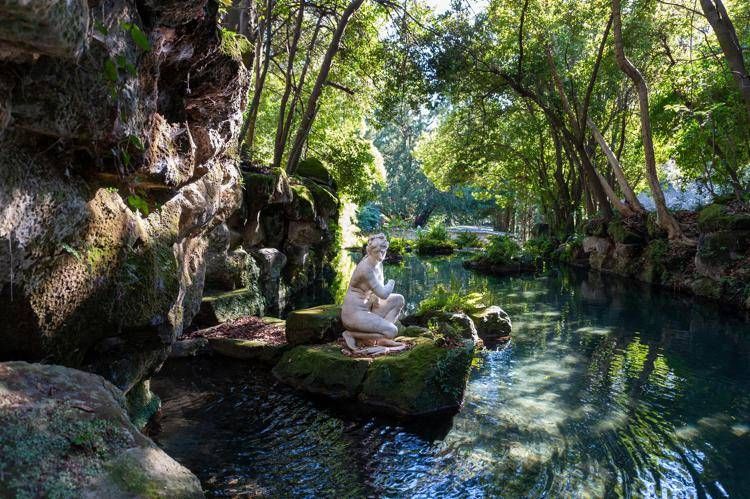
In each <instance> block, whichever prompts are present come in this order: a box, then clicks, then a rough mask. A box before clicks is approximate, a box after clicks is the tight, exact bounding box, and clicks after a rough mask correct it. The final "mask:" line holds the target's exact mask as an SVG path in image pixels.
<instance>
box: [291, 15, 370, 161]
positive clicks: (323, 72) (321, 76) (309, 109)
mask: <svg viewBox="0 0 750 499" xmlns="http://www.w3.org/2000/svg"><path fill="white" fill-rule="evenodd" d="M363 2H364V0H352V1H351V3H349V5H348V6H347V7H346V9H345V10H344V12H343V14H341V18H340V19H339V22H338V23H337V24H336V30H335V31H334V32H333V37H332V38H331V43H330V44H329V45H328V50H326V53H325V56H324V57H323V64H322V65H321V67H320V72H318V78H317V79H316V80H315V85H314V86H313V89H312V92H310V97H309V98H308V99H307V104H306V106H305V110H304V112H303V113H302V119H301V120H300V123H299V127H298V128H297V133H296V135H295V136H294V143H293V144H292V150H291V151H290V152H289V161H288V162H287V168H286V169H287V171H289V172H293V171H294V170H295V169H296V168H297V163H299V159H300V156H301V155H302V147H303V146H304V144H305V141H306V140H307V136H308V134H309V133H310V128H311V127H312V123H313V120H314V119H315V113H316V112H317V110H318V99H319V98H320V94H321V93H322V92H323V85H324V84H325V82H326V80H327V79H328V73H329V72H330V71H331V65H332V64H333V58H334V56H335V55H336V53H337V52H338V51H339V44H340V43H341V37H342V36H343V35H344V30H345V29H346V25H347V24H348V23H349V19H350V18H351V16H352V15H353V14H354V13H355V12H356V11H357V9H359V7H360V6H361V5H362V3H363Z"/></svg>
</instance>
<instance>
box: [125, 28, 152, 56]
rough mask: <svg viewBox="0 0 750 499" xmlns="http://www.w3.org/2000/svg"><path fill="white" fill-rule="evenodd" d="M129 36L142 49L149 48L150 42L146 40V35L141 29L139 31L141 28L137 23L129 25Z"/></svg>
mask: <svg viewBox="0 0 750 499" xmlns="http://www.w3.org/2000/svg"><path fill="white" fill-rule="evenodd" d="M130 37H131V38H132V39H133V41H134V42H135V44H136V45H138V46H139V47H140V48H142V49H143V50H151V44H150V43H149V41H148V37H147V36H146V34H145V33H144V32H143V31H141V28H139V27H138V25H137V24H132V25H131V27H130Z"/></svg>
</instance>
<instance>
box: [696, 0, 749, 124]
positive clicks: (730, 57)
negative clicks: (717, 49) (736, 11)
mask: <svg viewBox="0 0 750 499" xmlns="http://www.w3.org/2000/svg"><path fill="white" fill-rule="evenodd" d="M701 7H702V8H703V13H704V14H705V15H706V19H708V22H709V24H711V27H712V28H713V30H714V33H715V34H716V38H717V39H718V40H719V45H720V46H721V51H722V52H723V53H724V59H726V61H727V65H728V66H729V70H730V71H731V72H732V76H734V81H736V82H737V87H738V88H739V90H740V95H741V96H742V100H743V101H745V110H746V111H747V116H748V119H750V76H748V74H747V69H746V68H745V60H744V57H743V54H742V45H740V41H739V39H738V38H737V32H736V31H735V29H734V24H732V20H731V19H729V14H728V13H727V9H726V8H725V7H724V3H723V2H722V1H721V0H701Z"/></svg>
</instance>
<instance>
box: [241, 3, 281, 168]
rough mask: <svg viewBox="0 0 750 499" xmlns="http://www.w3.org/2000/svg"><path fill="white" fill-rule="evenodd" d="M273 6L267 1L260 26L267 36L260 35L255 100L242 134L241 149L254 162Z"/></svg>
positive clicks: (266, 71) (256, 56) (269, 59)
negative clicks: (254, 147) (256, 127)
mask: <svg viewBox="0 0 750 499" xmlns="http://www.w3.org/2000/svg"><path fill="white" fill-rule="evenodd" d="M273 6H274V0H267V3H266V13H265V19H263V21H262V25H259V28H258V29H259V32H262V31H263V30H264V29H265V32H266V34H265V35H263V36H261V35H260V34H259V36H258V41H257V42H256V51H255V58H254V61H253V66H254V71H253V72H254V73H255V82H254V88H253V100H252V102H251V103H250V109H249V111H248V114H247V120H246V121H245V125H244V127H243V128H244V130H243V131H242V132H241V133H240V141H241V142H240V148H241V150H244V151H247V153H248V158H249V159H250V160H252V157H253V142H254V140H255V121H256V120H257V118H258V108H259V107H260V98H261V96H262V95H263V87H264V85H265V82H266V75H267V74H268V65H269V64H270V63H271V33H272V30H271V28H272V24H273V23H272V22H271V13H272V12H273ZM260 47H265V50H264V51H263V52H261V49H260ZM261 53H262V54H263V57H262V58H261V57H260V55H261ZM261 60H262V62H261Z"/></svg>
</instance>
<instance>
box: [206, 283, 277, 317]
mask: <svg viewBox="0 0 750 499" xmlns="http://www.w3.org/2000/svg"><path fill="white" fill-rule="evenodd" d="M264 308H265V307H264V298H263V297H262V296H261V295H260V292H259V291H258V289H257V288H256V287H255V286H253V287H248V288H240V289H235V290H234V291H228V292H210V291H209V292H207V293H206V294H205V295H204V296H203V301H202V302H201V310H200V314H199V315H200V317H199V319H200V323H201V324H203V325H210V324H221V323H222V322H227V321H231V320H234V319H238V318H240V317H246V316H248V315H259V314H262V313H263V310H264Z"/></svg>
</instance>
